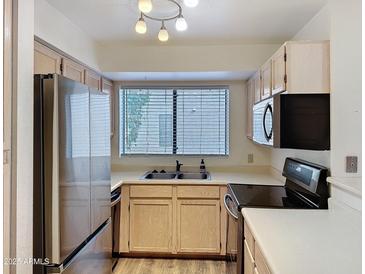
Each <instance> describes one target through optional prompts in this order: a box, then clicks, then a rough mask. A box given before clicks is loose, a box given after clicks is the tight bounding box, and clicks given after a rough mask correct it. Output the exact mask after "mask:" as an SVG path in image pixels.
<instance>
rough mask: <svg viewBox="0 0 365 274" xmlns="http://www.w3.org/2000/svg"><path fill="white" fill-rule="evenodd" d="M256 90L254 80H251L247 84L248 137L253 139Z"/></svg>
mask: <svg viewBox="0 0 365 274" xmlns="http://www.w3.org/2000/svg"><path fill="white" fill-rule="evenodd" d="M254 97H255V90H254V83H253V80H252V79H250V80H248V82H247V125H246V136H247V138H249V139H252V108H253V103H254Z"/></svg>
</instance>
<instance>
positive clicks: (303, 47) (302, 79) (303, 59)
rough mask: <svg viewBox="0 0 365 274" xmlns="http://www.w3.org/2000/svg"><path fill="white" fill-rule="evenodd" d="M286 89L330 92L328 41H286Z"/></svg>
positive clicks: (306, 91)
mask: <svg viewBox="0 0 365 274" xmlns="http://www.w3.org/2000/svg"><path fill="white" fill-rule="evenodd" d="M285 52H286V62H285V64H286V78H287V81H286V89H285V90H286V91H287V92H288V93H329V92H330V43H329V41H318V42H312V41H308V42H287V43H285Z"/></svg>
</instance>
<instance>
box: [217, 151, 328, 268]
mask: <svg viewBox="0 0 365 274" xmlns="http://www.w3.org/2000/svg"><path fill="white" fill-rule="evenodd" d="M327 174H328V170H327V168H326V167H323V166H320V165H316V164H313V163H309V162H307V161H303V160H299V159H294V158H287V159H286V160H285V165H284V168H283V173H282V175H283V176H284V177H285V178H286V181H285V185H284V186H273V185H252V184H251V185H248V184H228V192H227V194H226V195H225V197H224V204H225V207H226V209H227V212H228V213H229V215H230V216H231V217H232V218H233V219H234V221H235V223H237V226H238V228H237V231H238V237H237V238H238V239H237V240H238V242H237V250H238V254H237V257H236V256H235V258H237V273H238V274H241V273H243V248H242V244H241V243H243V234H244V233H243V229H244V225H243V216H242V214H241V209H242V208H244V207H253V208H283V209H287V208H292V209H327V208H328V204H327V200H328V197H329V192H328V184H327V182H326V178H327Z"/></svg>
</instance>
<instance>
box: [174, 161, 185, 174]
mask: <svg viewBox="0 0 365 274" xmlns="http://www.w3.org/2000/svg"><path fill="white" fill-rule="evenodd" d="M182 165H183V164H181V163H180V162H179V161H178V160H176V173H179V172H180V168H181V166H182Z"/></svg>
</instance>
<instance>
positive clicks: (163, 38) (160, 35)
mask: <svg viewBox="0 0 365 274" xmlns="http://www.w3.org/2000/svg"><path fill="white" fill-rule="evenodd" d="M158 40H160V41H161V42H167V40H169V33H168V32H167V29H166V28H165V22H164V21H162V26H161V29H160V31H159V33H158Z"/></svg>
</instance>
